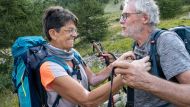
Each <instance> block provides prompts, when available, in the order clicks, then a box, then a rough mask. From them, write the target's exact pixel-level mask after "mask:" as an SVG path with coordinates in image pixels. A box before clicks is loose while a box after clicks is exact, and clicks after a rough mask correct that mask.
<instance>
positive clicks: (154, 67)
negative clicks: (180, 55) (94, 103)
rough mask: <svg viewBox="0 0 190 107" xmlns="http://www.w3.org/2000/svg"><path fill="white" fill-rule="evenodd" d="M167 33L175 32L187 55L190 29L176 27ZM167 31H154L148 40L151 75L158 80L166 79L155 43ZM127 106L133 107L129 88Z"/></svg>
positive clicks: (131, 93)
mask: <svg viewBox="0 0 190 107" xmlns="http://www.w3.org/2000/svg"><path fill="white" fill-rule="evenodd" d="M168 30H169V31H172V32H176V33H177V34H178V36H179V37H180V38H181V39H182V40H183V42H184V44H185V47H186V49H187V51H188V53H189V54H190V27H189V26H177V27H173V28H170V29H168ZM165 31H167V29H158V30H156V31H155V32H154V33H152V34H151V38H150V41H151V42H150V43H151V45H150V52H149V55H150V61H151V72H150V73H151V74H153V75H155V76H158V77H160V78H163V79H166V77H165V76H164V73H163V71H162V68H161V65H160V60H159V56H158V53H157V49H156V41H157V39H158V37H159V36H160V35H161V34H162V33H163V32H165ZM135 45H136V43H134V45H133V49H134V47H135ZM127 93H128V95H127V106H126V107H134V89H133V88H131V87H128V89H127ZM169 104H170V103H166V104H164V105H162V106H159V107H166V106H167V105H169Z"/></svg>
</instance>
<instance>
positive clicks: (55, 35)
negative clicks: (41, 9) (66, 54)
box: [49, 29, 57, 40]
mask: <svg viewBox="0 0 190 107" xmlns="http://www.w3.org/2000/svg"><path fill="white" fill-rule="evenodd" d="M49 35H50V37H51V39H52V40H56V39H57V32H56V30H55V29H50V30H49Z"/></svg>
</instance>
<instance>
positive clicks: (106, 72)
mask: <svg viewBox="0 0 190 107" xmlns="http://www.w3.org/2000/svg"><path fill="white" fill-rule="evenodd" d="M112 69H113V66H112V65H111V64H110V65H109V66H107V67H105V68H104V69H103V70H101V71H100V72H98V73H96V74H93V75H92V77H91V78H89V83H90V84H91V85H93V86H95V85H98V84H100V83H102V82H103V81H104V80H106V79H107V78H108V77H109V76H110V74H111V71H112Z"/></svg>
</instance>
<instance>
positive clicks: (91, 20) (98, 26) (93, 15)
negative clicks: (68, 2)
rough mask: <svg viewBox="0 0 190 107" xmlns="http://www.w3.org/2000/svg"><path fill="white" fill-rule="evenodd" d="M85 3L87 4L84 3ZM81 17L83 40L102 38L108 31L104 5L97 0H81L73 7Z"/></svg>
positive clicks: (80, 27) (80, 29)
mask: <svg viewBox="0 0 190 107" xmlns="http://www.w3.org/2000/svg"><path fill="white" fill-rule="evenodd" d="M84 4H85V5H84ZM71 10H72V11H73V12H74V13H75V14H76V15H77V16H78V18H79V22H80V23H79V26H78V29H79V34H80V35H79V37H80V39H81V41H83V42H90V41H91V40H101V39H102V38H103V37H104V36H105V34H106V32H107V23H106V19H105V18H104V17H102V15H103V14H104V11H103V7H102V5H101V4H100V3H99V2H97V1H96V0H80V2H78V3H76V4H75V5H73V6H72V7H71Z"/></svg>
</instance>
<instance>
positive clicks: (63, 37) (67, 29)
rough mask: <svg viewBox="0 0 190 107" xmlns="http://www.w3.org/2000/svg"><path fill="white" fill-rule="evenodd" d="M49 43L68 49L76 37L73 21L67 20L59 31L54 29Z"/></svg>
mask: <svg viewBox="0 0 190 107" xmlns="http://www.w3.org/2000/svg"><path fill="white" fill-rule="evenodd" d="M53 34H54V36H53V37H52V41H51V44H52V45H53V46H55V47H57V48H60V49H63V50H70V49H71V48H72V47H73V46H74V40H75V38H76V37H77V35H78V33H77V28H76V26H75V24H74V22H73V21H69V22H68V23H67V24H66V25H65V26H62V27H61V29H60V31H59V32H57V31H54V33H53Z"/></svg>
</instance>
